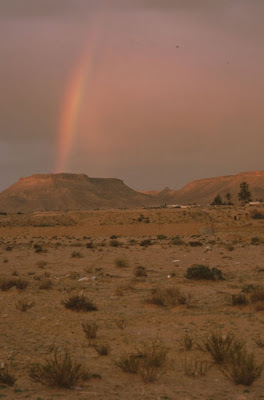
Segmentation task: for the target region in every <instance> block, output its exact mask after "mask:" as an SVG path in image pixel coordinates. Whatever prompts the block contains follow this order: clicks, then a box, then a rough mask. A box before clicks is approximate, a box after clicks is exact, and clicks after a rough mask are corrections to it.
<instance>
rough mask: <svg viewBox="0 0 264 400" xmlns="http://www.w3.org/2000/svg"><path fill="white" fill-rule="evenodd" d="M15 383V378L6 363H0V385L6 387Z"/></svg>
mask: <svg viewBox="0 0 264 400" xmlns="http://www.w3.org/2000/svg"><path fill="white" fill-rule="evenodd" d="M15 382H16V378H15V376H14V374H13V373H12V372H10V367H9V366H8V364H6V363H1V367H0V383H2V384H4V385H8V386H13V385H14V384H15Z"/></svg>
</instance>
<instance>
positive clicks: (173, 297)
mask: <svg viewBox="0 0 264 400" xmlns="http://www.w3.org/2000/svg"><path fill="white" fill-rule="evenodd" d="M147 302H148V303H150V304H155V305H157V306H159V307H173V306H177V305H180V304H186V303H187V297H186V296H185V295H184V294H183V293H181V291H180V290H179V289H178V288H175V287H170V288H166V289H165V288H157V289H152V291H151V296H150V298H149V299H148V300H147Z"/></svg>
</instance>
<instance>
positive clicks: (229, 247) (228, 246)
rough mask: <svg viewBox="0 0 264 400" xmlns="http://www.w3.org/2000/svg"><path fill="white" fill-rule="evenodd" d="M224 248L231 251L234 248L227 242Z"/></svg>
mask: <svg viewBox="0 0 264 400" xmlns="http://www.w3.org/2000/svg"><path fill="white" fill-rule="evenodd" d="M225 248H226V250H228V251H233V250H235V248H234V246H233V245H232V244H227V245H226V246H225Z"/></svg>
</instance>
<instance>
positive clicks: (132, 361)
mask: <svg viewBox="0 0 264 400" xmlns="http://www.w3.org/2000/svg"><path fill="white" fill-rule="evenodd" d="M139 361H140V356H139V355H138V354H130V355H126V354H125V355H123V356H121V358H120V359H119V360H118V361H117V362H116V365H117V366H118V367H119V368H121V369H122V371H124V372H128V373H130V374H137V373H138V369H139Z"/></svg>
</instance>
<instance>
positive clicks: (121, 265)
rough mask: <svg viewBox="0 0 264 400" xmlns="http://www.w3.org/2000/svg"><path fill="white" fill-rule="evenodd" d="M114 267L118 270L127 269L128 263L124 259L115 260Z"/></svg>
mask: <svg viewBox="0 0 264 400" xmlns="http://www.w3.org/2000/svg"><path fill="white" fill-rule="evenodd" d="M115 266H116V267H118V268H127V267H129V262H128V261H127V260H126V259H125V258H116V259H115Z"/></svg>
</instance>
